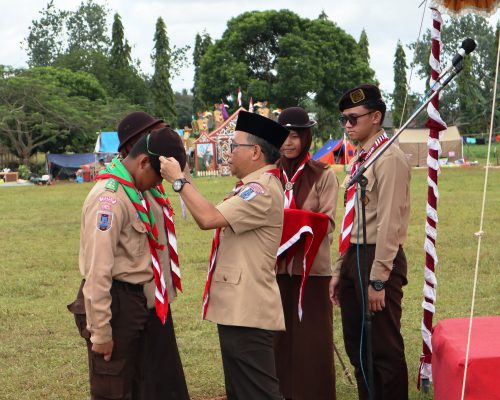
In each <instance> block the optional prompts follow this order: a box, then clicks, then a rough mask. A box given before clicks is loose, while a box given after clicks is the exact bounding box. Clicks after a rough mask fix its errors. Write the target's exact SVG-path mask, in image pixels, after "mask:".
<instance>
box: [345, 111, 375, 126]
mask: <svg viewBox="0 0 500 400" xmlns="http://www.w3.org/2000/svg"><path fill="white" fill-rule="evenodd" d="M375 111H377V110H372V111H368V112H367V113H365V114H361V115H345V114H342V115H341V116H340V118H339V122H340V125H342V126H345V124H347V122H349V123H350V124H351V126H356V124H357V123H358V118H361V117H364V116H365V115H368V114H371V113H374V112H375Z"/></svg>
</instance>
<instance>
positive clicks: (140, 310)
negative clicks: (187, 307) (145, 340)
mask: <svg viewBox="0 0 500 400" xmlns="http://www.w3.org/2000/svg"><path fill="white" fill-rule="evenodd" d="M83 284H84V281H82V284H81V285H80V290H79V291H78V295H77V298H76V300H75V302H73V303H72V304H70V305H68V309H69V310H70V311H71V312H72V313H73V314H74V316H75V321H76V325H77V327H78V330H79V332H80V335H81V336H82V337H83V338H84V339H85V340H86V342H87V350H88V360H89V379H90V393H91V399H92V400H108V399H113V400H116V399H123V400H125V399H126V400H136V399H139V398H140V377H141V375H142V371H141V370H142V368H141V367H142V362H141V361H142V351H141V347H142V335H143V330H144V326H145V325H146V322H147V320H148V316H149V310H148V308H147V303H146V297H145V296H144V291H143V287H142V285H131V284H127V283H124V282H118V281H113V285H112V287H111V291H110V293H111V298H112V300H111V315H112V318H111V327H112V329H113V354H112V356H111V360H110V361H104V357H103V355H102V354H97V353H94V352H93V351H92V350H91V349H92V343H91V342H90V333H89V331H88V330H87V328H86V325H87V322H86V317H85V306H84V299H83V293H82V288H83Z"/></svg>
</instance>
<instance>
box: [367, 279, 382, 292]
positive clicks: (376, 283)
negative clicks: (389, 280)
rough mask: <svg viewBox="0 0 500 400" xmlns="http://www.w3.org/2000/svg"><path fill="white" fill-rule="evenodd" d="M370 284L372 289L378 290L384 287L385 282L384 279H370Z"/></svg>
mask: <svg viewBox="0 0 500 400" xmlns="http://www.w3.org/2000/svg"><path fill="white" fill-rule="evenodd" d="M370 285H371V286H372V288H373V289H375V291H376V292H380V291H381V290H384V289H385V282H384V281H379V280H376V281H370Z"/></svg>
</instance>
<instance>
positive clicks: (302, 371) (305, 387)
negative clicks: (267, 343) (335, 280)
mask: <svg viewBox="0 0 500 400" xmlns="http://www.w3.org/2000/svg"><path fill="white" fill-rule="evenodd" d="M277 281H278V285H279V288H280V292H281V301H282V303H283V311H284V314H285V325H286V332H278V333H277V334H276V336H275V340H274V352H275V358H276V373H277V375H278V379H279V384H280V391H281V394H282V395H283V396H284V397H285V398H286V399H293V400H311V399H314V400H332V399H335V366H334V361H333V306H332V303H331V301H330V298H329V294H328V285H329V283H330V277H329V276H311V277H309V279H308V280H307V283H306V286H305V289H304V306H303V316H302V321H300V320H299V315H298V300H299V289H300V282H301V277H300V276H299V275H292V276H289V275H287V274H279V275H278V276H277Z"/></svg>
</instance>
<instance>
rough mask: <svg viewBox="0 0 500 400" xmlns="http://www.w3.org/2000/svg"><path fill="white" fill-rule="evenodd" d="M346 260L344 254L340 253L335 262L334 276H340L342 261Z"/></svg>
mask: <svg viewBox="0 0 500 400" xmlns="http://www.w3.org/2000/svg"><path fill="white" fill-rule="evenodd" d="M343 261H344V256H341V255H340V254H339V255H338V258H337V260H336V261H335V263H334V264H333V271H332V277H336V278H338V277H339V276H340V268H341V267H342V262H343Z"/></svg>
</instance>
